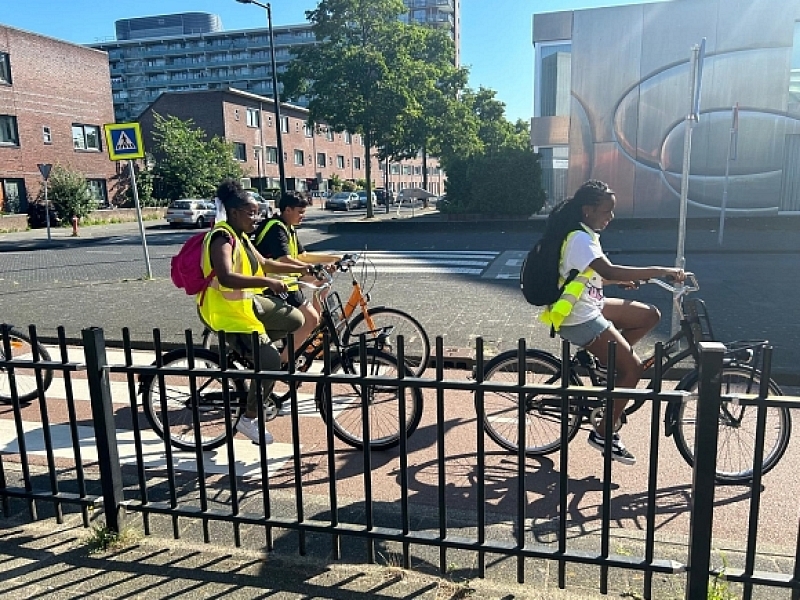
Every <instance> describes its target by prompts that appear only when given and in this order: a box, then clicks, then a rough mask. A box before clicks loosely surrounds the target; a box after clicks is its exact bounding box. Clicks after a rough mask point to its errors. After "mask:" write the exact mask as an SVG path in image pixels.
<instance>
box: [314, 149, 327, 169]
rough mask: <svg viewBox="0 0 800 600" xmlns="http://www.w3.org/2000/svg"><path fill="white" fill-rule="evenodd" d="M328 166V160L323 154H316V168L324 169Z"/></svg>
mask: <svg viewBox="0 0 800 600" xmlns="http://www.w3.org/2000/svg"><path fill="white" fill-rule="evenodd" d="M327 164H328V159H327V158H326V156H325V153H324V152H317V166H318V167H324V166H325V165H327Z"/></svg>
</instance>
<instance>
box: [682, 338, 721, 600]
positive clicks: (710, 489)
mask: <svg viewBox="0 0 800 600" xmlns="http://www.w3.org/2000/svg"><path fill="white" fill-rule="evenodd" d="M697 346H698V349H699V369H700V388H699V394H698V398H697V423H696V425H695V443H694V468H693V469H692V512H691V515H690V522H689V560H688V563H689V565H688V570H689V574H688V579H687V582H686V595H685V598H686V600H695V599H697V598H705V597H707V595H708V574H709V570H710V567H711V537H712V533H713V523H714V485H715V475H716V466H717V438H718V434H719V432H718V430H717V427H718V425H719V410H720V373H721V372H722V358H723V356H724V354H725V346H723V345H722V344H720V343H719V342H700V343H698V345H697Z"/></svg>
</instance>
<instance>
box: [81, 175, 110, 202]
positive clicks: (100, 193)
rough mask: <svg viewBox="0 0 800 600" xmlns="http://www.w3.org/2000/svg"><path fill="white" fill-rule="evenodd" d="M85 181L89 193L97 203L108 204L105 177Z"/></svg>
mask: <svg viewBox="0 0 800 600" xmlns="http://www.w3.org/2000/svg"><path fill="white" fill-rule="evenodd" d="M86 183H88V184H89V193H90V194H92V197H93V198H94V199H95V201H96V202H97V204H98V205H100V206H107V205H108V191H107V190H106V180H105V179H87V180H86Z"/></svg>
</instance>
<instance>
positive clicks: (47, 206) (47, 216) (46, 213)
mask: <svg viewBox="0 0 800 600" xmlns="http://www.w3.org/2000/svg"><path fill="white" fill-rule="evenodd" d="M47 187H48V186H47V179H45V180H44V220H45V221H46V222H47V241H48V242H50V241H52V239H53V238H51V237H50V202H49V201H48V200H47Z"/></svg>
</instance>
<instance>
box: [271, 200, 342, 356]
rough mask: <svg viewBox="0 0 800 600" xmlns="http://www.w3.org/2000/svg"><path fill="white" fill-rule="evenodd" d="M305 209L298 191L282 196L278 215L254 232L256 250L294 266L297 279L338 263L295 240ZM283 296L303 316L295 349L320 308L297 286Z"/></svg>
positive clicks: (293, 285)
mask: <svg viewBox="0 0 800 600" xmlns="http://www.w3.org/2000/svg"><path fill="white" fill-rule="evenodd" d="M308 206H309V203H308V201H307V200H306V199H305V198H303V196H301V195H300V194H299V193H297V192H286V193H284V194H282V195H281V198H280V200H279V202H278V210H280V215H279V216H277V217H273V218H271V219H269V220H267V221H264V222H263V223H261V225H260V226H259V227H258V229H256V233H255V245H256V248H257V249H258V251H259V252H260V253H261V254H262V255H263V256H265V257H267V258H271V259H273V260H276V261H278V262H280V263H282V264H285V265H291V266H295V267H297V269H298V273H296V274H295V276H296V277H301V276H302V272H305V270H306V269H307V268H308V266H309V265H315V264H326V265H330V267H329V269H330V270H331V271H332V270H333V269H334V268H335V267H333V263H334V262H336V261H337V260H339V257H338V256H333V255H331V254H316V253H314V254H312V253H310V252H306V250H305V248H304V247H303V245H302V244H301V243H300V240H299V239H297V231H296V229H295V228H296V227H298V226H299V225H300V223H302V222H303V219H304V218H305V215H306V208H307V207H308ZM264 293H265V294H267V295H270V294H274V292H273V291H272V290H269V289H267V290H264ZM284 296H285V299H286V303H287V304H289V305H290V306H293V307H295V308H297V309H298V310H299V311H300V312H301V313H302V314H303V316H304V317H305V324H304V325H303V326H302V327H301V328H300V329H298V330H297V331H296V332H295V333H294V345H295V350H297V349H298V348H299V347H300V345H301V344H302V343H303V341H304V340H305V339H306V338H307V337H308V335H309V334H310V333H311V331H313V329H314V327H316V326H317V324H318V323H319V317H320V313H321V307H320V306H319V305H318V304H317V305H315V304H313V303H312V302H310V301H309V299H307V298H306V297H305V296H304V294H303V291H302V290H301V289H300V288H299V287H298V285H297V284H289V285H288V286H287V290H286V292H285V294H284Z"/></svg>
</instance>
